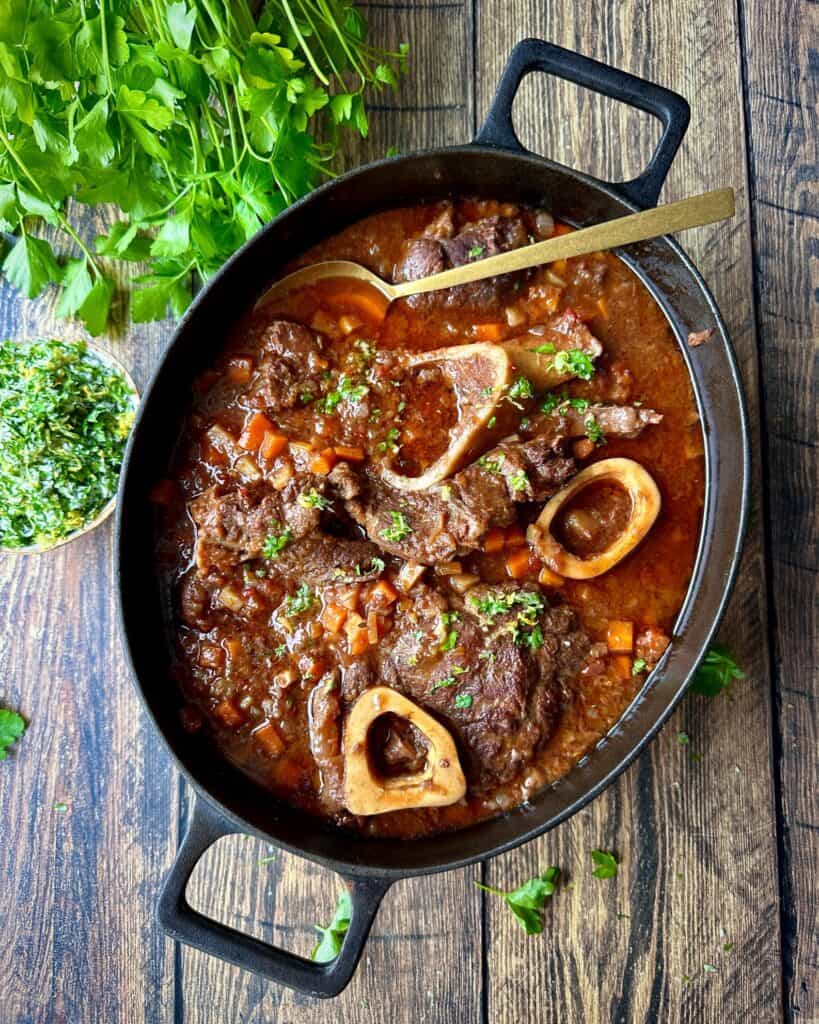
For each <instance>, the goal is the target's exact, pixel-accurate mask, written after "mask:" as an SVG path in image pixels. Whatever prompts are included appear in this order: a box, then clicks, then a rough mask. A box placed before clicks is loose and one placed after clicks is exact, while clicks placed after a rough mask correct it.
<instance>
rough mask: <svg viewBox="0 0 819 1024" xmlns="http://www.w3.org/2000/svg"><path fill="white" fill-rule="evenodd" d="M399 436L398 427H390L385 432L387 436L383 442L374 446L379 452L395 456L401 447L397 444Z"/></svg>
mask: <svg viewBox="0 0 819 1024" xmlns="http://www.w3.org/2000/svg"><path fill="white" fill-rule="evenodd" d="M400 436H401V431H400V430H399V429H398V427H391V428H390V429H389V430H388V431H387V436H386V438H385V439H384V440H383V441H379V442H378V444H377V445H376V447H377V449H378V451H380V452H392V453H393V455H397V454H398V452H399V451H400V450H401V445H400V444H398V438H399V437H400Z"/></svg>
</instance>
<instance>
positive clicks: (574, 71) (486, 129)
mask: <svg viewBox="0 0 819 1024" xmlns="http://www.w3.org/2000/svg"><path fill="white" fill-rule="evenodd" d="M530 71H545V72H547V73H548V74H552V75H557V76H558V77H559V78H564V79H566V81H568V82H574V83H575V85H582V86H584V87H585V88H587V89H593V90H594V91H595V92H599V93H601V94H602V95H603V96H609V97H611V98H612V99H615V100H621V101H622V102H623V103H628V104H629V105H630V106H632V107H638V108H639V109H640V110H645V111H646V112H647V113H649V114H653V115H654V116H655V117H657V118H659V120H660V121H661V122H662V125H663V135H662V138H661V139H660V142H659V144H658V146H657V148H656V149H655V151H654V154H653V155H652V157H651V160H650V162H649V165H648V167H647V168H646V169H645V170H644V171H643V173H642V174H641V175H639V177H637V178H634V179H632V180H631V181H625V182H616V183H615V182H604V184H606V185H608V186H609V188H612V189H614V191H615V192H619V193H620V195H622V196H624V197H625V198H626V199H629V200H630V201H631V202H633V203H636V204H637V205H638V206H640V207H648V206H656V204H657V199H658V198H659V195H660V189H661V188H662V186H663V182H664V181H665V179H666V175H667V174H668V172H669V170H670V168H671V164H672V162H673V160H674V156H675V155H676V152H677V150H678V148H679V146H680V143H681V142H682V140H683V136H684V135H685V132H686V129H687V128H688V121H689V118H690V116H691V110H690V107H689V106H688V103H687V102H686V100H684V99H683V97H682V96H679V95H678V94H677V93H675V92H671V90H670V89H664V88H663V87H662V86H660V85H655V84H654V83H653V82H648V81H646V80H645V79H644V78H637V77H636V76H635V75H629V74H627V73H626V72H625V71H620V70H618V69H617V68H613V67H610V66H609V65H608V64H601V63H600V62H599V61H596V60H592V59H591V58H590V57H584V56H583V55H582V54H579V53H575V52H574V51H573V50H566V49H564V48H563V47H562V46H556V45H555V44H554V43H547V42H545V41H544V40H542V39H524V40H523V41H522V42H520V43H518V44H517V46H516V47H515V48H514V50H512V52H511V54H510V55H509V60H508V61H507V62H506V67H505V68H504V69H503V74H502V75H501V80H500V82H499V84H498V89H497V92H496V93H495V97H494V99H493V100H492V105H491V107H490V108H489V113H488V114H487V116H486V120H485V121H484V123H483V125H482V126H481V129H480V131H479V132H478V134H477V135H476V137H475V140H474V141H475V142H476V143H479V144H482V145H489V146H500V147H501V148H503V149H511V150H515V151H518V152H524V153H525V152H527V150H526V149H525V147H524V146H522V145H521V143H520V140H519V139H518V137H517V135H516V134H515V129H514V126H513V124H512V104H513V103H514V101H515V96H516V95H517V91H518V89H519V88H520V83H521V81H522V80H523V78H524V77H525V76H526V75H527V74H529V72H530Z"/></svg>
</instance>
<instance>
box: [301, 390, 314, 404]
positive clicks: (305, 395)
mask: <svg viewBox="0 0 819 1024" xmlns="http://www.w3.org/2000/svg"><path fill="white" fill-rule="evenodd" d="M315 397H316V396H315V395H314V394H313V392H312V391H302V393H301V394H300V395H299V401H300V402H303V403H304V404H305V405H307V404H308V403H309V402H312V401H313V399H314V398H315Z"/></svg>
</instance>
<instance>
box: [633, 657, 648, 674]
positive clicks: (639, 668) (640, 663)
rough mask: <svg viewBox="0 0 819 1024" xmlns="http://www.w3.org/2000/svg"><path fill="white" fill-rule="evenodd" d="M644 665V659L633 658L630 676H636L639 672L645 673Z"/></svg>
mask: <svg viewBox="0 0 819 1024" xmlns="http://www.w3.org/2000/svg"><path fill="white" fill-rule="evenodd" d="M645 668H646V663H645V659H644V658H635V659H634V661H633V662H632V663H631V674H632V675H633V676H638V675H639V674H640V673H641V672H645Z"/></svg>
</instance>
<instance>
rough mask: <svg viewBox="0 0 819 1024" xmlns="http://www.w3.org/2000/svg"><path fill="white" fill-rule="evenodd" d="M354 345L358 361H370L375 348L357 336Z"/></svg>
mask: <svg viewBox="0 0 819 1024" xmlns="http://www.w3.org/2000/svg"><path fill="white" fill-rule="evenodd" d="M355 347H356V348H357V349H358V351H359V362H361V363H364V364H366V363H369V362H372V360H373V357H374V356H375V349H374V348H373V347H372V345H371V344H370V343H369V342H368V341H365V340H364V339H363V338H358V339H357V340H356V343H355Z"/></svg>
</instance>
